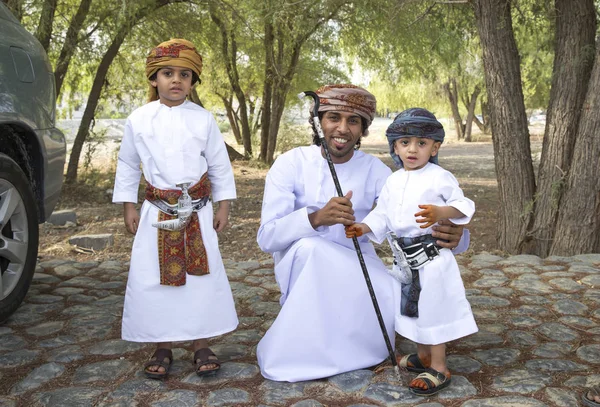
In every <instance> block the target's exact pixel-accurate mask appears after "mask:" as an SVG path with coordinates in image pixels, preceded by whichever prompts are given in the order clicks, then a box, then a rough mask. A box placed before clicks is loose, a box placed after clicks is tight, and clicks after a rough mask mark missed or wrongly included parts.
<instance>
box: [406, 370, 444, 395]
mask: <svg viewBox="0 0 600 407" xmlns="http://www.w3.org/2000/svg"><path fill="white" fill-rule="evenodd" d="M417 379H421V380H423V381H424V382H425V384H426V385H427V389H422V388H420V387H416V386H411V385H409V386H408V390H410V392H411V393H413V394H416V395H417V396H431V395H432V394H435V393H437V392H439V391H440V390H443V389H445V388H446V387H448V386H449V385H450V382H451V381H452V379H451V378H450V376H446V375H445V374H443V373H440V372H438V371H437V370H435V369H432V368H429V369H427V370H426V371H425V372H423V373H421V374H420V375H418V376H417V377H415V378H414V379H413V382H414V381H415V380H417Z"/></svg>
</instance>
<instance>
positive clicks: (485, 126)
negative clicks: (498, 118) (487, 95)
mask: <svg viewBox="0 0 600 407" xmlns="http://www.w3.org/2000/svg"><path fill="white" fill-rule="evenodd" d="M479 105H480V106H481V118H482V122H481V126H480V125H479V123H480V122H479V120H478V119H477V117H475V123H476V124H477V126H478V127H479V130H481V132H482V133H483V134H490V127H491V126H492V124H491V123H490V121H491V120H490V110H489V109H488V104H487V102H486V101H485V100H484V98H481V99H480V103H479Z"/></svg>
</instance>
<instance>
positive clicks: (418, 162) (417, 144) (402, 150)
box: [394, 137, 442, 171]
mask: <svg viewBox="0 0 600 407" xmlns="http://www.w3.org/2000/svg"><path fill="white" fill-rule="evenodd" d="M441 144H442V143H440V142H439V141H434V140H432V139H429V138H424V137H403V138H399V139H397V140H396V141H395V142H394V152H395V153H396V154H397V155H398V156H399V157H400V159H401V160H402V163H403V164H404V169H405V170H406V171H413V170H418V169H421V168H423V167H424V166H425V164H427V162H429V159H430V158H431V157H433V156H435V155H436V154H437V153H438V150H439V148H440V145H441Z"/></svg>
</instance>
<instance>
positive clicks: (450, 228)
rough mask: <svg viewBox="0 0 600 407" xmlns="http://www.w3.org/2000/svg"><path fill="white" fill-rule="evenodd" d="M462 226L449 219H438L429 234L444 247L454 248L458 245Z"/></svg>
mask: <svg viewBox="0 0 600 407" xmlns="http://www.w3.org/2000/svg"><path fill="white" fill-rule="evenodd" d="M463 229H464V226H463V225H455V224H454V223H452V222H450V221H449V220H440V221H439V222H438V224H437V225H435V226H433V232H432V233H431V235H432V236H433V237H435V238H437V239H443V240H438V241H437V242H436V243H437V244H438V245H440V246H442V247H445V248H446V249H454V248H455V247H456V246H458V242H460V238H461V237H462V233H463Z"/></svg>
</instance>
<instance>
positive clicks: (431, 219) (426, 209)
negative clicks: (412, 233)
mask: <svg viewBox="0 0 600 407" xmlns="http://www.w3.org/2000/svg"><path fill="white" fill-rule="evenodd" d="M419 208H421V209H423V210H422V211H421V212H417V213H415V218H417V219H416V220H417V223H425V225H421V229H427V228H428V227H429V226H431V225H433V224H435V223H436V222H437V221H438V220H440V219H441V218H442V214H441V213H440V212H441V211H440V207H439V206H436V205H419ZM419 216H421V218H419Z"/></svg>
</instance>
